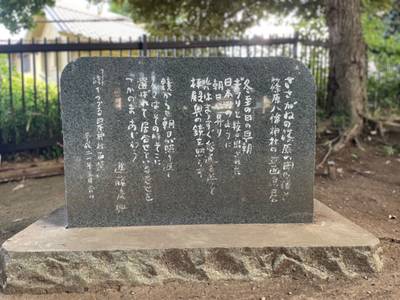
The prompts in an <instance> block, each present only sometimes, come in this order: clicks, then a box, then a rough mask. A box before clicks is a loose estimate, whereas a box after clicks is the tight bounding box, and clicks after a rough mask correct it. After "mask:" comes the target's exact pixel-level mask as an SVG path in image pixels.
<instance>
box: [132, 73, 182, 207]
mask: <svg viewBox="0 0 400 300" xmlns="http://www.w3.org/2000/svg"><path fill="white" fill-rule="evenodd" d="M125 83H126V100H127V104H128V105H127V112H128V115H129V122H128V124H127V130H128V135H129V147H130V149H131V154H132V155H131V162H132V163H135V162H136V161H139V162H140V165H141V168H142V170H141V172H142V177H143V190H144V200H145V201H147V202H151V201H153V200H154V199H155V195H154V191H153V175H152V173H153V172H154V171H155V170H156V169H160V170H162V171H163V172H164V174H165V175H166V176H167V177H168V178H169V177H171V172H172V171H173V170H174V164H173V154H174V153H175V139H176V138H175V135H174V131H175V120H174V119H173V117H172V113H171V106H170V104H169V100H170V97H171V96H172V92H173V83H172V81H171V79H170V78H169V77H168V76H167V77H162V78H157V77H156V74H155V73H154V72H151V73H150V74H148V75H146V74H145V73H138V74H135V73H131V74H129V75H128V76H126V77H125Z"/></svg>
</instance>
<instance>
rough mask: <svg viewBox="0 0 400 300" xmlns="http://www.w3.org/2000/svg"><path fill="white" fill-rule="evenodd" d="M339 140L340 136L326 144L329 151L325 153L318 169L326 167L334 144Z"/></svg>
mask: <svg viewBox="0 0 400 300" xmlns="http://www.w3.org/2000/svg"><path fill="white" fill-rule="evenodd" d="M338 139H340V135H338V136H337V137H335V138H333V139H331V140H329V141H327V142H325V143H324V145H325V146H328V151H327V152H326V153H325V155H324V158H323V159H322V160H321V162H320V163H319V164H318V165H317V169H319V168H322V167H323V166H324V164H325V162H326V161H327V160H328V158H329V156H330V155H331V154H332V150H333V146H332V145H333V143H334V142H336V141H337V140H338Z"/></svg>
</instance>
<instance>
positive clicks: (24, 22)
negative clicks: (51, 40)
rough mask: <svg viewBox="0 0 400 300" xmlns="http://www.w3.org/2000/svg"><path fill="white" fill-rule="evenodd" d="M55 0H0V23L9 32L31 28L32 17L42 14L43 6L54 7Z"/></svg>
mask: <svg viewBox="0 0 400 300" xmlns="http://www.w3.org/2000/svg"><path fill="white" fill-rule="evenodd" d="M54 3H55V0H0V23H3V24H4V25H5V26H6V27H7V28H8V29H9V30H10V31H11V32H13V33H15V32H18V31H19V30H20V29H21V28H26V29H27V28H31V27H32V26H33V24H34V20H33V16H34V15H38V14H40V13H41V12H42V9H43V7H44V6H45V5H54Z"/></svg>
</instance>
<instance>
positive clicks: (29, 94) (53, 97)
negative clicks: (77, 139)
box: [0, 57, 61, 144]
mask: <svg viewBox="0 0 400 300" xmlns="http://www.w3.org/2000/svg"><path fill="white" fill-rule="evenodd" d="M9 83H10V82H9V74H8V65H7V62H6V60H5V58H4V57H2V58H1V57H0V144H20V143H25V142H30V141H38V140H42V141H43V140H48V139H51V138H59V137H61V123H60V115H59V109H58V97H57V86H56V84H53V83H49V84H48V108H46V84H45V82H44V81H43V80H39V79H38V78H37V80H36V100H35V92H34V80H33V77H32V76H26V75H25V78H24V91H25V95H24V99H25V101H24V102H25V109H24V105H23V97H22V81H21V74H20V73H19V72H17V71H16V70H15V69H14V70H13V71H12V81H11V83H12V101H11V99H10V92H9V91H10V90H9Z"/></svg>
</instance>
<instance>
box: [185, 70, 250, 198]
mask: <svg viewBox="0 0 400 300" xmlns="http://www.w3.org/2000/svg"><path fill="white" fill-rule="evenodd" d="M190 88H191V100H190V101H191V103H192V105H193V112H192V116H193V127H192V131H193V136H194V139H195V146H196V147H195V153H194V155H195V158H196V161H197V169H196V172H197V175H198V176H199V177H200V178H205V181H206V183H207V184H208V186H209V190H210V194H211V195H214V193H215V189H216V187H217V182H218V177H217V175H216V173H217V172H216V167H217V165H218V161H217V160H216V159H215V156H216V153H215V151H216V148H217V147H216V143H220V142H221V141H222V142H223V147H224V148H225V149H233V159H232V163H233V167H232V173H233V176H240V175H241V174H242V173H241V164H242V157H243V155H247V156H251V155H252V150H253V145H252V139H253V132H252V123H253V120H254V113H253V98H252V97H253V96H252V92H253V89H252V88H251V87H250V80H249V79H248V78H244V77H240V78H235V79H232V78H231V77H227V78H224V79H223V80H219V79H216V78H213V79H210V78H208V77H205V78H192V79H191V81H190Z"/></svg>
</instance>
